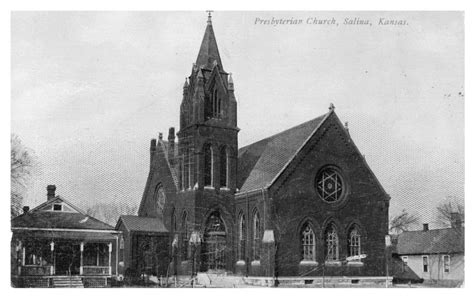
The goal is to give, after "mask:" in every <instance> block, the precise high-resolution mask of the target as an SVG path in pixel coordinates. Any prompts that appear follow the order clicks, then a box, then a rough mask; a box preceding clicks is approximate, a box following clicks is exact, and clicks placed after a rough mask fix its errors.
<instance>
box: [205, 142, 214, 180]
mask: <svg viewBox="0 0 474 298" xmlns="http://www.w3.org/2000/svg"><path fill="white" fill-rule="evenodd" d="M212 169H213V154H212V147H211V145H210V144H205V145H204V186H212V185H213V171H212Z"/></svg>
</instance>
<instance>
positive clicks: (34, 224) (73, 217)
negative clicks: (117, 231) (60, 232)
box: [11, 196, 114, 230]
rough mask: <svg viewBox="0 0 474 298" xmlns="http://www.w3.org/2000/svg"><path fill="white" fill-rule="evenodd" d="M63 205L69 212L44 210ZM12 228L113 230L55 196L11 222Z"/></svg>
mask: <svg viewBox="0 0 474 298" xmlns="http://www.w3.org/2000/svg"><path fill="white" fill-rule="evenodd" d="M59 203H63V204H65V205H67V206H68V207H70V209H71V210H74V211H73V212H70V211H53V210H52V209H51V210H48V208H46V207H47V206H48V205H53V204H59ZM11 225H12V228H32V229H35V228H36V229H38V228H40V229H86V230H113V229H114V228H113V227H112V226H110V225H108V224H106V223H104V222H102V221H100V220H98V219H96V218H94V217H92V216H89V215H87V214H86V213H85V212H83V211H82V210H81V209H79V208H77V207H76V206H74V205H73V204H72V203H70V202H68V201H66V200H65V199H63V198H61V197H59V196H57V197H55V198H54V199H51V200H49V201H46V202H45V203H43V204H40V205H39V206H37V207H36V208H34V209H32V210H30V211H28V212H27V213H24V214H21V215H19V216H17V217H15V218H14V219H12V221H11Z"/></svg>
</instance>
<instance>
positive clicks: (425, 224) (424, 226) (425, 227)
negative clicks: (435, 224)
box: [423, 223, 429, 232]
mask: <svg viewBox="0 0 474 298" xmlns="http://www.w3.org/2000/svg"><path fill="white" fill-rule="evenodd" d="M428 230H429V228H428V224H427V223H424V224H423V231H424V232H426V231H428Z"/></svg>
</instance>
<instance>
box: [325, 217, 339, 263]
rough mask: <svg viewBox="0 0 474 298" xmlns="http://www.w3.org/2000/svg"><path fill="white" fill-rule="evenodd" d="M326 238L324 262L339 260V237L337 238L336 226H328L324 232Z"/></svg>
mask: <svg viewBox="0 0 474 298" xmlns="http://www.w3.org/2000/svg"><path fill="white" fill-rule="evenodd" d="M325 238H326V245H325V246H326V260H327V261H337V260H339V237H338V236H337V230H336V226H335V225H334V224H330V225H329V226H328V228H327V229H326V232H325Z"/></svg>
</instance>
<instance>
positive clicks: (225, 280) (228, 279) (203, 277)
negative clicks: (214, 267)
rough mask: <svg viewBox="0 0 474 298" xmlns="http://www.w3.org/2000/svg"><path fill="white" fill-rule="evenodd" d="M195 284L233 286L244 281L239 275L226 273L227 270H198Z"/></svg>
mask: <svg viewBox="0 0 474 298" xmlns="http://www.w3.org/2000/svg"><path fill="white" fill-rule="evenodd" d="M196 284H197V285H199V286H202V287H206V288H235V287H240V286H242V285H244V284H245V283H244V280H243V278H242V277H241V276H235V275H232V274H227V272H222V273H209V272H208V273H206V272H199V273H198V274H197V276H196Z"/></svg>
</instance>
